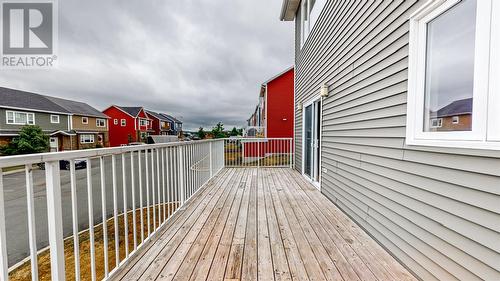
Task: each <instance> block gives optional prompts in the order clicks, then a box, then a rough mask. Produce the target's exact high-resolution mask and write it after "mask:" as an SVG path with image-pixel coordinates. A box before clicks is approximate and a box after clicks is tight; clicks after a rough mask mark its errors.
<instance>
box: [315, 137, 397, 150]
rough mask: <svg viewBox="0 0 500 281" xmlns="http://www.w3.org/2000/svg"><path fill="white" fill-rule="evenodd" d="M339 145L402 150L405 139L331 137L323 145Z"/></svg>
mask: <svg viewBox="0 0 500 281" xmlns="http://www.w3.org/2000/svg"><path fill="white" fill-rule="evenodd" d="M328 143H331V145H335V143H339V144H353V145H360V146H366V147H387V148H402V147H403V145H404V139H403V138H400V139H396V138H370V139H367V138H353V137H329V138H325V139H324V140H323V144H324V145H327V144H328Z"/></svg>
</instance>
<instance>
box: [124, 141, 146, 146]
mask: <svg viewBox="0 0 500 281" xmlns="http://www.w3.org/2000/svg"><path fill="white" fill-rule="evenodd" d="M145 144H146V143H145V142H131V143H129V144H128V146H135V145H145Z"/></svg>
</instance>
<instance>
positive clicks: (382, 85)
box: [325, 69, 408, 104]
mask: <svg viewBox="0 0 500 281" xmlns="http://www.w3.org/2000/svg"><path fill="white" fill-rule="evenodd" d="M407 79H408V71H407V69H405V70H403V71H400V72H398V73H395V74H393V75H391V76H388V77H385V78H384V79H381V80H380V81H378V82H377V83H376V84H372V85H369V86H368V87H365V88H363V89H361V90H359V91H354V92H345V93H335V92H334V91H333V89H330V96H329V97H328V99H326V100H325V104H329V103H330V101H332V102H334V101H337V100H338V101H339V102H340V103H343V102H345V101H348V100H354V99H356V98H358V97H364V96H370V95H371V94H373V93H375V92H378V91H383V90H385V89H387V88H389V87H391V86H393V85H395V84H399V83H402V82H403V83H405V85H407V84H406V83H407V82H406V80H407ZM397 93H400V92H397Z"/></svg>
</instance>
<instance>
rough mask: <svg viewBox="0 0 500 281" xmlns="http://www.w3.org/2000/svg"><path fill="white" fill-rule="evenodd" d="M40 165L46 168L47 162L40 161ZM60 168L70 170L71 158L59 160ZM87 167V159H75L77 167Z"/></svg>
mask: <svg viewBox="0 0 500 281" xmlns="http://www.w3.org/2000/svg"><path fill="white" fill-rule="evenodd" d="M38 167H39V168H40V169H41V170H45V163H38ZM59 168H60V169H61V170H69V169H70V162H69V160H59ZM85 168H87V161H86V160H85V159H75V169H77V170H78V169H85Z"/></svg>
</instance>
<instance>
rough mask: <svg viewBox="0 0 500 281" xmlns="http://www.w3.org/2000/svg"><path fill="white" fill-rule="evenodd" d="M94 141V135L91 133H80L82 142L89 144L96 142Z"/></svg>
mask: <svg viewBox="0 0 500 281" xmlns="http://www.w3.org/2000/svg"><path fill="white" fill-rule="evenodd" d="M94 142H95V136H94V135H91V134H85V135H80V143H82V144H88V143H94Z"/></svg>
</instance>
